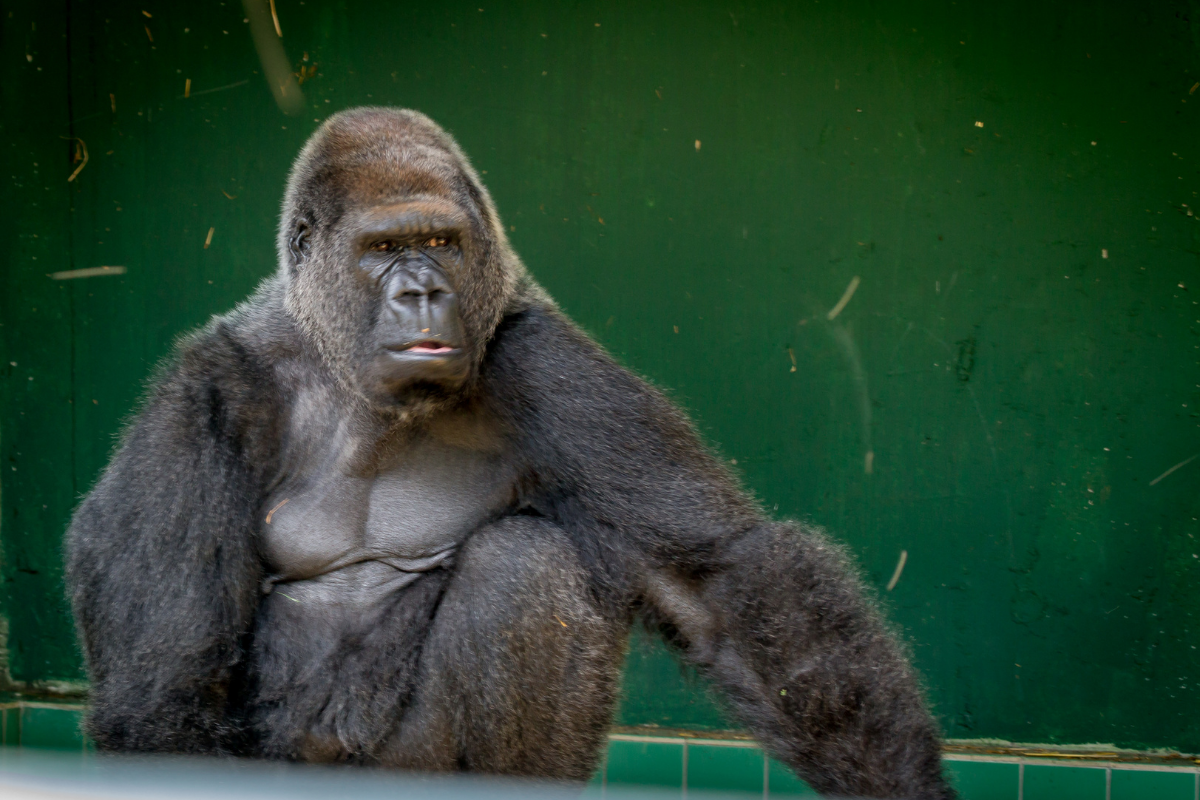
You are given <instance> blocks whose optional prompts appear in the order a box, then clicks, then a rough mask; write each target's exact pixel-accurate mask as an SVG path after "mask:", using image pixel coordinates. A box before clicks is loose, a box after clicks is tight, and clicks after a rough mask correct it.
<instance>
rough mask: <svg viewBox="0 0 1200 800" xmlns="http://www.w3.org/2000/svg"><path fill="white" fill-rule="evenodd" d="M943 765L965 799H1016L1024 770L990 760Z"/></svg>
mask: <svg viewBox="0 0 1200 800" xmlns="http://www.w3.org/2000/svg"><path fill="white" fill-rule="evenodd" d="M942 764H943V767H944V769H945V771H946V773H947V777H948V778H949V779H950V781H951V782H952V783H953V784H954V788H955V789H957V790H958V794H959V796H960V797H961V798H962V800H1017V788H1018V786H1019V784H1020V778H1021V770H1020V767H1019V766H1018V765H1016V764H998V763H995V762H990V761H943V762H942ZM1101 800H1103V798H1101Z"/></svg>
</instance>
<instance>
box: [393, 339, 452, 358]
mask: <svg viewBox="0 0 1200 800" xmlns="http://www.w3.org/2000/svg"><path fill="white" fill-rule="evenodd" d="M387 349H388V350H391V351H392V352H393V353H413V354H414V355H424V356H448V355H451V354H453V353H457V352H458V348H457V347H455V346H453V345H449V344H446V343H445V342H439V341H437V340H435V339H426V340H423V341H419V342H410V343H406V344H398V345H388V348H387Z"/></svg>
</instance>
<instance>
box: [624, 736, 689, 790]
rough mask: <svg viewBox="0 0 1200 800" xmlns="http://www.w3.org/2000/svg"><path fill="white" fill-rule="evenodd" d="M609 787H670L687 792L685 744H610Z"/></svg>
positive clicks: (627, 742)
mask: <svg viewBox="0 0 1200 800" xmlns="http://www.w3.org/2000/svg"><path fill="white" fill-rule="evenodd" d="M608 785H609V786H617V785H626V786H667V787H670V788H673V789H674V788H678V789H679V790H680V791H681V792H682V790H683V743H682V742H680V743H679V744H666V743H661V742H636V741H635V742H631V741H625V740H621V739H617V740H615V741H611V742H609V743H608Z"/></svg>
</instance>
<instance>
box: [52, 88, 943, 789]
mask: <svg viewBox="0 0 1200 800" xmlns="http://www.w3.org/2000/svg"><path fill="white" fill-rule="evenodd" d="M277 248H278V259H279V266H278V271H277V272H276V273H275V274H274V275H272V276H271V277H269V278H267V279H266V280H265V281H264V282H263V283H262V285H261V286H260V287H259V289H258V290H257V291H256V293H255V294H254V295H253V296H251V297H250V298H249V299H248V300H246V301H245V302H243V303H242V304H241V305H239V306H238V307H237V308H236V309H235V310H233V311H232V312H230V313H228V314H225V315H223V316H218V317H215V318H214V319H213V320H212V321H211V322H210V323H209V324H208V325H207V326H206V327H204V328H203V329H202V330H200V331H198V332H195V333H193V334H191V335H189V336H187V337H185V338H184V339H182V340H181V341H180V343H179V344H178V346H177V348H176V350H175V352H174V355H173V356H172V357H171V358H170V359H169V361H168V363H167V364H166V365H164V366H163V367H162V368H161V371H160V373H159V374H158V377H157V378H156V379H155V381H154V382H153V384H152V386H151V388H150V390H149V392H148V396H147V397H146V399H145V400H144V403H143V405H142V406H141V408H140V410H139V411H138V413H137V414H136V416H135V417H134V419H133V420H132V422H131V423H130V424H129V426H128V428H127V430H126V431H125V433H124V435H123V438H122V441H121V444H120V446H119V448H118V449H117V452H116V453H115V455H114V457H113V458H112V461H111V463H110V464H109V466H108V468H107V470H106V471H105V472H104V474H103V476H102V477H101V478H100V480H99V482H98V483H97V484H96V486H95V487H94V488H93V490H92V491H91V493H90V494H89V495H88V496H87V498H86V499H85V500H84V501H83V503H82V504H81V505H80V507H79V509H78V510H77V512H76V514H75V517H74V519H73V521H72V523H71V526H70V529H69V531H68V533H67V541H66V552H67V583H68V588H69V592H70V595H71V601H72V607H73V610H74V614H75V617H76V620H77V624H78V630H79V632H80V635H81V639H82V646H83V651H84V654H85V657H86V662H87V668H88V674H89V677H90V680H91V703H90V712H89V716H88V720H87V723H86V725H87V731H88V733H89V734H90V735H91V736H92V737H93V739H94V740H95V742H96V744H97V746H98V747H100V748H101V749H104V750H118V751H160V752H161V751H166V752H174V753H208V754H223V755H234V756H246V757H255V758H268V759H289V760H298V761H306V762H346V763H356V764H366V765H376V766H383V767H393V768H404V769H415V770H429V771H458V770H467V771H476V772H487V773H503V774H511V775H531V776H542V777H549V778H555V779H562V780H569V781H583V780H586V779H587V778H588V777H589V776H590V775H591V774H592V773H593V772H594V770H595V769H596V767H597V765H598V762H599V759H600V756H601V754H602V752H603V748H604V745H605V742H606V733H607V730H608V728H609V726H610V723H611V717H612V713H613V707H614V701H615V698H616V696H617V694H618V682H619V673H620V668H621V665H622V663H623V659H624V656H625V653H626V647H627V642H628V634H629V632H630V630H631V628H632V626H633V625H634V624H635V623H636V622H638V621H641V622H642V623H644V624H645V625H647V626H649V628H650V629H651V630H654V631H657V632H659V633H661V635H662V636H663V637H664V638H665V639H666V641H667V642H668V643H669V644H670V645H671V646H672V647H673V648H674V649H675V650H676V651H677V652H678V653H679V654H681V656H682V657H683V658H684V659H686V660H687V661H688V662H690V663H691V664H693V665H695V666H696V667H697V668H698V669H699V670H700V671H701V672H702V673H703V674H704V675H706V676H708V677H709V678H711V680H712V681H713V682H714V683H715V685H716V686H718V687H719V688H720V689H721V690H722V692H723V695H724V697H725V698H726V700H727V703H728V707H729V708H730V710H731V711H732V713H733V714H734V715H735V716H736V718H737V719H738V720H739V721H740V722H741V723H742V724H744V725H746V726H747V727H748V728H749V730H750V731H751V732H752V733H753V734H754V735H755V737H756V738H757V739H758V740H759V741H760V742H761V743H762V744H763V746H764V747H765V748H766V750H767V751H768V752H770V753H771V754H772V755H773V756H775V757H777V758H779V759H781V760H783V761H784V762H786V763H787V764H788V765H790V766H791V767H792V768H794V769H795V770H796V772H797V773H798V774H799V775H800V776H802V777H803V778H804V779H805V780H806V781H808V782H809V783H810V784H811V785H812V786H813V787H814V788H816V789H817V790H818V791H821V792H824V793H832V794H839V795H859V796H865V797H913V798H917V797H920V798H949V797H953V796H954V793H953V791H952V790H951V789H950V788H949V787H948V785H947V783H946V782H945V780H944V778H943V776H942V770H941V759H940V742H939V738H938V732H937V727H936V725H935V723H934V722H933V720H932V719H931V717H930V715H929V713H928V711H927V710H926V709H925V706H924V704H923V701H922V698H921V693H920V688H919V685H918V682H917V680H916V678H915V676H914V675H913V673H912V671H911V669H910V668H909V666H908V664H907V663H906V660H905V658H904V654H903V651H902V648H901V647H900V646H899V645H898V644H897V642H896V640H895V639H894V638H893V636H892V635H891V634H890V633H889V632H888V629H887V627H886V626H885V624H884V623H883V621H882V620H881V618H880V615H879V614H878V612H877V611H876V609H875V608H874V606H873V605H872V603H871V602H870V601H869V600H868V599H867V594H866V592H865V591H864V588H863V586H862V585H861V583H860V581H859V579H858V578H857V577H856V576H855V573H854V570H853V568H852V566H851V565H850V561H849V559H848V558H847V556H846V555H845V554H844V553H843V551H842V550H841V549H840V548H839V547H838V546H836V545H835V544H833V543H831V542H830V540H829V539H827V538H826V537H825V535H824V534H823V533H822V532H820V531H818V530H815V529H813V528H811V527H808V526H805V525H799V524H796V523H789V522H775V521H772V520H770V519H768V518H766V517H765V516H764V514H763V513H762V512H761V511H760V510H759V508H758V507H757V506H756V504H755V502H754V501H753V500H752V499H751V498H750V497H749V496H748V495H747V494H746V493H745V492H744V491H743V490H742V489H741V488H740V487H739V486H738V485H737V482H736V481H735V479H734V478H733V477H732V476H731V475H730V474H729V472H728V471H727V470H726V469H725V467H723V466H722V463H721V462H720V461H719V460H718V459H717V458H716V457H714V455H713V454H712V453H710V452H709V451H708V450H707V449H706V448H705V446H704V445H703V444H702V443H701V442H700V440H699V439H698V437H697V435H696V433H695V431H694V429H693V428H692V426H691V424H690V422H689V421H688V420H687V418H686V417H685V416H684V415H683V413H681V412H680V411H679V410H678V409H677V408H675V407H674V406H673V405H672V404H671V403H670V402H669V401H668V400H666V399H665V398H664V396H663V395H662V394H660V393H659V392H658V391H656V390H655V389H654V388H652V387H651V386H649V385H648V384H647V383H646V382H645V381H643V380H641V379H640V378H638V377H636V376H634V375H632V374H630V373H629V372H628V371H626V370H625V369H623V368H622V367H620V366H619V365H617V364H616V363H615V362H614V361H613V360H612V358H611V357H609V356H608V355H607V354H606V353H605V352H604V351H603V350H602V349H601V348H600V347H599V346H598V345H597V344H596V343H595V342H593V341H592V340H591V339H590V338H589V337H588V336H587V335H586V334H584V333H583V332H582V331H580V329H579V328H577V327H576V326H575V325H574V324H573V323H572V322H571V321H570V320H568V319H567V318H566V317H565V316H564V315H563V314H562V312H561V311H559V309H558V308H557V307H556V306H555V304H554V302H553V300H551V298H550V297H549V296H548V295H547V294H546V292H545V291H543V290H542V288H541V287H540V286H538V284H537V283H536V282H534V280H533V279H532V278H531V277H530V276H529V274H528V273H527V272H526V271H525V268H524V266H523V265H522V263H521V261H520V259H519V258H518V256H517V255H516V253H515V252H514V251H513V250H512V248H511V246H510V244H509V242H508V240H507V237H506V236H505V231H504V226H503V224H502V223H501V221H500V218H499V216H498V215H497V212H496V209H495V207H494V206H493V204H492V200H491V198H490V196H489V194H488V192H487V189H485V188H484V186H483V184H482V183H481V182H480V180H479V176H478V175H477V174H476V172H475V171H474V169H472V167H471V165H470V164H469V162H468V161H467V159H466V157H465V156H464V155H463V153H462V152H461V150H460V149H459V147H458V145H457V143H456V142H455V141H454V140H453V139H452V138H451V137H450V136H449V135H448V134H447V133H446V132H445V131H443V130H442V129H441V128H439V127H438V126H437V125H436V124H434V123H433V122H432V121H431V120H429V119H428V118H427V117H425V116H423V115H421V114H419V113H416V112H414V111H405V110H398V109H392V108H359V109H355V110H350V111H346V112H343V113H340V114H337V115H335V116H333V117H330V118H329V119H328V120H327V121H326V122H325V123H324V124H323V125H322V126H321V128H320V129H319V130H318V131H317V132H316V133H315V134H314V135H313V136H312V138H311V139H310V140H309V142H308V143H307V144H306V146H305V147H304V150H303V152H302V153H301V154H300V157H299V158H298V159H297V161H296V164H295V166H294V168H293V170H292V173H291V176H290V179H289V182H288V187H287V194H286V198H285V200H284V204H283V213H282V220H281V224H280V228H279V235H278V240H277Z"/></svg>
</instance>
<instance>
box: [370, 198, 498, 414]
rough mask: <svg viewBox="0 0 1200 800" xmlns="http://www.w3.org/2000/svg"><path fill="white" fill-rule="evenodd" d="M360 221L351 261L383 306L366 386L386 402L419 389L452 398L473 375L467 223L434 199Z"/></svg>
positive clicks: (375, 317)
mask: <svg viewBox="0 0 1200 800" xmlns="http://www.w3.org/2000/svg"><path fill="white" fill-rule="evenodd" d="M355 216H357V217H358V218H357V219H355V220H354V221H353V224H352V228H353V229H354V235H353V236H352V237H349V239H350V240H349V242H348V244H349V249H350V252H349V253H348V254H347V256H348V257H347V261H349V262H353V263H354V265H355V267H354V271H355V273H356V277H357V278H358V279H359V280H360V281H361V282H362V288H363V290H364V291H365V292H366V293H367V294H368V295H369V296H370V298H371V300H370V302H373V303H374V305H375V306H376V308H375V310H374V312H373V313H371V314H370V315H369V316H368V319H369V320H370V322H371V325H370V327H369V329H367V330H364V331H363V334H364V335H365V338H364V340H363V341H361V343H360V344H361V346H360V352H359V354H358V359H357V361H358V363H357V365H356V372H357V373H358V384H359V386H360V388H361V389H362V390H363V391H364V393H365V394H367V395H368V397H371V398H372V399H373V400H376V401H377V402H384V403H387V402H390V401H396V400H402V399H404V398H405V397H406V396H407V395H411V394H413V393H414V392H416V393H420V394H428V393H432V394H452V393H453V392H454V391H455V390H457V389H459V388H460V387H461V386H462V385H463V384H464V383H465V382H466V381H467V379H468V378H469V377H470V375H471V364H472V360H471V358H470V352H471V350H473V349H474V347H473V345H474V344H475V343H474V342H469V341H468V339H467V335H466V331H465V329H464V327H463V323H462V311H461V308H460V305H459V289H458V284H459V282H461V281H462V280H463V277H464V275H463V272H464V266H465V264H464V258H463V242H464V239H466V238H467V236H466V230H465V229H466V227H467V220H466V219H465V218H464V217H463V215H462V214H461V213H460V212H458V210H457V209H455V208H454V207H453V206H452V205H449V204H445V203H437V202H431V201H428V200H426V201H412V202H404V203H399V204H396V205H385V206H378V207H374V208H370V209H367V210H365V211H364V212H363V213H361V214H359V215H355Z"/></svg>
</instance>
